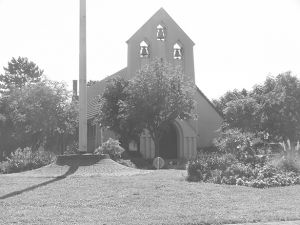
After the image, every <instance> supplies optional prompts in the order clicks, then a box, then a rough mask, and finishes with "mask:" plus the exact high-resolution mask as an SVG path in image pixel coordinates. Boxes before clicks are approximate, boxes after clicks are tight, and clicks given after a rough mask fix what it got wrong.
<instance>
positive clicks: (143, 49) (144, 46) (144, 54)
mask: <svg viewBox="0 0 300 225" xmlns="http://www.w3.org/2000/svg"><path fill="white" fill-rule="evenodd" d="M149 56H150V52H149V44H148V43H147V42H146V41H142V42H141V43H140V57H141V58H149Z"/></svg>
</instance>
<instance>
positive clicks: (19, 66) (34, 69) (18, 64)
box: [0, 57, 44, 93]
mask: <svg viewBox="0 0 300 225" xmlns="http://www.w3.org/2000/svg"><path fill="white" fill-rule="evenodd" d="M3 69H4V74H0V91H1V92H2V93H3V92H7V91H9V90H12V89H13V88H21V87H23V86H24V85H26V84H28V83H36V82H38V81H40V80H41V77H42V75H43V73H44V71H43V70H41V69H40V68H39V67H38V66H37V65H36V64H35V63H34V62H32V61H29V60H28V59H27V58H26V57H18V59H15V58H14V57H13V58H12V59H11V61H10V62H8V66H7V67H3Z"/></svg>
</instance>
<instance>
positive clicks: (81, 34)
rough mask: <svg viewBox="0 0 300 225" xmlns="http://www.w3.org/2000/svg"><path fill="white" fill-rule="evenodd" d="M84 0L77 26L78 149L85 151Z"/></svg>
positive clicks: (84, 0)
mask: <svg viewBox="0 0 300 225" xmlns="http://www.w3.org/2000/svg"><path fill="white" fill-rule="evenodd" d="M86 96H87V94H86V0H80V27H79V151H80V152H87V117H86V116H87V97H86Z"/></svg>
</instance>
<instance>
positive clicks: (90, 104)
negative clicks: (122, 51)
mask: <svg viewBox="0 0 300 225" xmlns="http://www.w3.org/2000/svg"><path fill="white" fill-rule="evenodd" d="M126 73H127V67H125V68H124V69H122V70H120V71H118V72H116V73H114V74H112V75H110V76H107V77H106V78H104V79H103V80H101V81H97V82H96V83H95V84H93V85H92V86H90V87H88V88H87V119H93V118H94V117H95V116H96V115H97V114H98V110H99V99H100V97H101V95H102V94H103V92H104V90H105V86H106V82H107V81H108V80H110V79H112V78H115V77H118V76H120V77H126ZM196 88H197V92H198V93H199V94H200V95H201V96H203V98H204V99H205V100H206V101H207V102H208V103H209V105H211V107H212V108H213V109H214V110H215V111H216V112H217V113H218V115H219V116H220V117H221V118H222V119H224V117H223V115H222V114H221V113H220V112H219V111H218V109H217V108H216V107H215V106H214V105H213V103H212V102H211V101H210V100H209V99H208V98H207V97H206V96H205V95H204V94H203V92H202V91H201V90H200V89H199V88H198V87H197V86H196Z"/></svg>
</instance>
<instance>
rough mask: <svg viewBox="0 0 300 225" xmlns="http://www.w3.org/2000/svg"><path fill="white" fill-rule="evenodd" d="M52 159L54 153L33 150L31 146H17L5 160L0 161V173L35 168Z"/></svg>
mask: <svg viewBox="0 0 300 225" xmlns="http://www.w3.org/2000/svg"><path fill="white" fill-rule="evenodd" d="M53 160H54V154H53V153H50V152H47V151H44V150H37V151H35V152H33V151H32V150H31V148H29V147H26V148H24V149H21V148H18V149H16V150H15V151H14V152H13V153H11V155H10V157H8V158H7V160H6V161H4V162H1V163H0V173H15V172H21V171H26V170H32V169H36V168H39V167H42V166H45V165H48V164H50V163H51V162H53Z"/></svg>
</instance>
